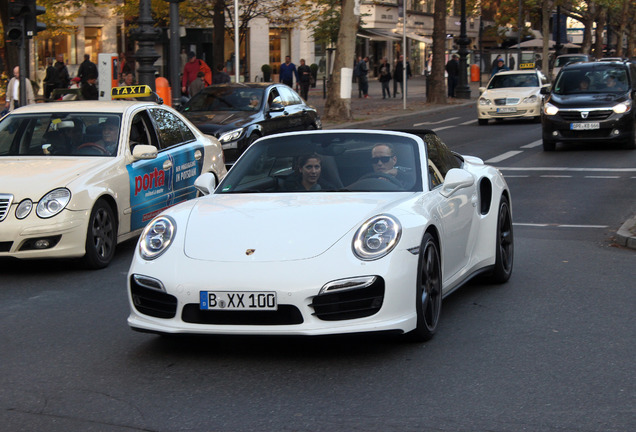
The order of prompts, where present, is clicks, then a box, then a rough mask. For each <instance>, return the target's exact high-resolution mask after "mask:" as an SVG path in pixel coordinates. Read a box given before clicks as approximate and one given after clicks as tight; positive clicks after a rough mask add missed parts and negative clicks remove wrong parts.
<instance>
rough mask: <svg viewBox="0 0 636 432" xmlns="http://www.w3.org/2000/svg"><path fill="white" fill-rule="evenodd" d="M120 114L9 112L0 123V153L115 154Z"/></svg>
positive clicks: (40, 154)
mask: <svg viewBox="0 0 636 432" xmlns="http://www.w3.org/2000/svg"><path fill="white" fill-rule="evenodd" d="M120 124H121V115H119V114H95V113H81V112H73V113H36V114H10V115H8V116H6V117H5V118H4V119H2V121H1V122H0V157H2V156H22V155H28V156H114V155H116V154H117V148H118V143H119V131H120Z"/></svg>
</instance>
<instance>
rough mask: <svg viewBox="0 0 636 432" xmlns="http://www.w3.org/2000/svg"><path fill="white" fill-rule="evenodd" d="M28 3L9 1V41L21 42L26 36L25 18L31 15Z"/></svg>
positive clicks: (19, 0)
mask: <svg viewBox="0 0 636 432" xmlns="http://www.w3.org/2000/svg"><path fill="white" fill-rule="evenodd" d="M27 3H28V1H25V0H9V1H8V6H9V7H8V10H7V12H8V14H7V18H8V19H7V29H6V30H7V31H6V35H7V41H12V42H15V41H19V40H20V39H21V38H22V36H24V34H23V33H24V17H25V16H26V15H27V14H28V13H29V5H28V4H27Z"/></svg>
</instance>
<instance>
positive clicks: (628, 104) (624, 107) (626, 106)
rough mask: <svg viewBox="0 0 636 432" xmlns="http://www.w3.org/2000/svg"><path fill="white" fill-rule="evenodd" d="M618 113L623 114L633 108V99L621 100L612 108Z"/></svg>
mask: <svg viewBox="0 0 636 432" xmlns="http://www.w3.org/2000/svg"><path fill="white" fill-rule="evenodd" d="M612 109H613V110H614V112H615V113H616V114H623V113H626V112H627V111H629V110H630V109H632V101H625V102H621V103H619V104H618V105H614V108H612Z"/></svg>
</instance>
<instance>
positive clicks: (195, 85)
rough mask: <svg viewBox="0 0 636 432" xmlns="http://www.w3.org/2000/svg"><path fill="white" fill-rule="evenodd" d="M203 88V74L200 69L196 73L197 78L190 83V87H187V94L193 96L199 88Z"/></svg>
mask: <svg viewBox="0 0 636 432" xmlns="http://www.w3.org/2000/svg"><path fill="white" fill-rule="evenodd" d="M204 88H205V74H204V73H203V72H202V71H199V73H197V79H195V80H194V81H192V82H191V83H190V87H189V88H188V94H189V95H190V97H193V96H194V95H195V94H197V93H199V92H200V91H201V90H203V89H204Z"/></svg>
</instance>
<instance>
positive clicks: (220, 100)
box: [183, 86, 264, 113]
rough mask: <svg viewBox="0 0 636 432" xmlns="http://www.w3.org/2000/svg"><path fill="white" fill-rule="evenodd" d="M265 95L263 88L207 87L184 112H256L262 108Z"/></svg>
mask: <svg viewBox="0 0 636 432" xmlns="http://www.w3.org/2000/svg"><path fill="white" fill-rule="evenodd" d="M263 94H264V90H263V89H262V88H250V87H227V86H222V87H207V88H205V89H203V90H201V91H200V92H199V93H197V94H196V95H194V96H193V97H192V99H190V100H189V101H188V103H187V104H186V105H185V107H184V110H183V111H184V112H186V113H187V112H203V111H256V110H258V109H260V107H261V104H262V101H263Z"/></svg>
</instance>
